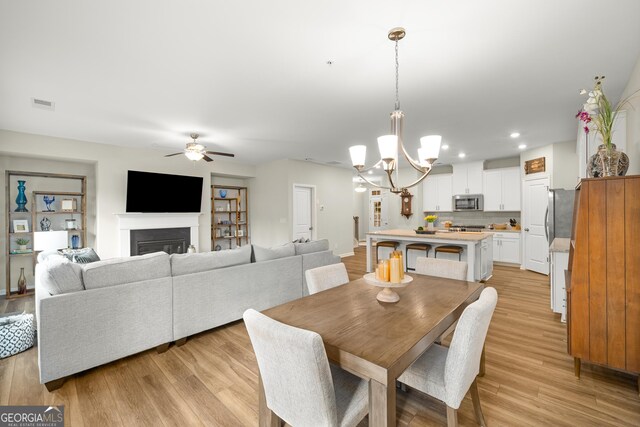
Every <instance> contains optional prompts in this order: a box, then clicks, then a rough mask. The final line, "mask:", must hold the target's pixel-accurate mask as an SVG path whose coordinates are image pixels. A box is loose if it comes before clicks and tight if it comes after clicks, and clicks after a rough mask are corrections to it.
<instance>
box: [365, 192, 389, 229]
mask: <svg viewBox="0 0 640 427" xmlns="http://www.w3.org/2000/svg"><path fill="white" fill-rule="evenodd" d="M374 191H375V192H376V193H377V194H374V195H372V196H371V197H370V198H369V231H379V230H385V229H387V228H389V193H383V192H381V191H380V190H374Z"/></svg>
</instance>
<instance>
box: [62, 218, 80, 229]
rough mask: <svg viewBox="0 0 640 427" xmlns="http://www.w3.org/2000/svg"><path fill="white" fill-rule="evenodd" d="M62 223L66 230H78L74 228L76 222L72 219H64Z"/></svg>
mask: <svg viewBox="0 0 640 427" xmlns="http://www.w3.org/2000/svg"><path fill="white" fill-rule="evenodd" d="M64 223H65V225H66V228H67V230H75V229H76V228H78V227H77V226H76V220H75V219H73V218H69V219H65V220H64Z"/></svg>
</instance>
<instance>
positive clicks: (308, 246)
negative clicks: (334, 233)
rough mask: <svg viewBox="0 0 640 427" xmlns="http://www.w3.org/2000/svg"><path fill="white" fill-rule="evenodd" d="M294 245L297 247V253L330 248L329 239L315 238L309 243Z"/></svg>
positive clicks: (308, 252)
mask: <svg viewBox="0 0 640 427" xmlns="http://www.w3.org/2000/svg"><path fill="white" fill-rule="evenodd" d="M294 245H295V247H296V255H302V254H310V253H313V252H321V251H328V250H329V241H328V240H327V239H322V240H313V241H311V242H307V243H294Z"/></svg>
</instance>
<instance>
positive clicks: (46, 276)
mask: <svg viewBox="0 0 640 427" xmlns="http://www.w3.org/2000/svg"><path fill="white" fill-rule="evenodd" d="M36 281H37V286H39V287H42V288H43V289H44V290H45V291H47V292H48V293H49V294H51V295H58V294H66V293H69V292H77V291H82V290H84V285H83V282H82V267H81V266H80V265H79V264H75V263H72V262H71V261H69V260H68V259H67V258H65V257H62V256H49V257H47V259H45V260H44V261H43V262H41V263H39V264H37V265H36Z"/></svg>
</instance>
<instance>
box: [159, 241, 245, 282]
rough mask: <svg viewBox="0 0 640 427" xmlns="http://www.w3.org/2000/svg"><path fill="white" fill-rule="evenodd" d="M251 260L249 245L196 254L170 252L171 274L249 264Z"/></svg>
mask: <svg viewBox="0 0 640 427" xmlns="http://www.w3.org/2000/svg"><path fill="white" fill-rule="evenodd" d="M250 262H251V245H246V246H242V247H240V248H238V249H230V250H225V251H215V252H202V253H196V254H172V255H171V274H172V275H173V276H182V275H184V274H192V273H199V272H201V271H208V270H215V269H216V268H224V267H231V266H232V265H239V264H249V263H250Z"/></svg>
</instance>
